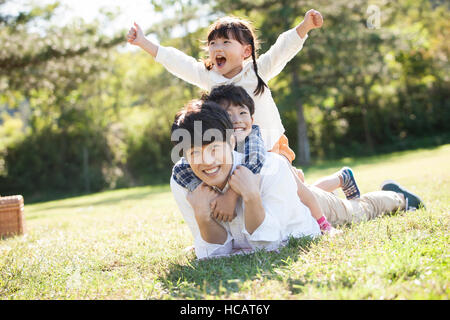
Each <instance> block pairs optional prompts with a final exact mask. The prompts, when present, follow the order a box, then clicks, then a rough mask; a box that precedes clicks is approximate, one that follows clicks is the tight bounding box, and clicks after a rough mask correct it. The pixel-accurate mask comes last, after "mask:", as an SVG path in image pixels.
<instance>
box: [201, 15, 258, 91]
mask: <svg viewBox="0 0 450 320" xmlns="http://www.w3.org/2000/svg"><path fill="white" fill-rule="evenodd" d="M217 38H224V39H230V38H232V39H235V40H236V41H238V42H239V43H241V44H249V45H250V46H251V48H252V60H253V68H254V69H255V73H256V77H257V78H258V85H257V86H256V89H255V91H254V92H253V93H254V94H255V95H260V94H262V93H263V92H264V87H267V84H266V83H265V82H264V80H263V79H262V78H261V77H260V76H259V74H258V65H257V64H256V50H257V49H258V46H259V42H258V39H257V37H256V35H255V32H254V30H253V27H252V25H251V23H250V22H248V21H246V20H244V19H240V18H236V17H223V18H220V19H218V20H217V21H216V22H214V23H213V24H212V25H211V26H210V27H209V30H208V36H207V39H208V44H209V43H210V42H211V41H212V40H214V39H217ZM204 63H205V67H206V69H208V70H211V69H212V67H213V66H212V61H211V60H210V59H206V60H205V61H204Z"/></svg>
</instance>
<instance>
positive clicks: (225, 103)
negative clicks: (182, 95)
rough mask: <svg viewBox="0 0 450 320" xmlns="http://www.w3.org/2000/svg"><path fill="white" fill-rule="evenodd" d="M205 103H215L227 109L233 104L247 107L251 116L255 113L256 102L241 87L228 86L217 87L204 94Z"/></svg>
mask: <svg viewBox="0 0 450 320" xmlns="http://www.w3.org/2000/svg"><path fill="white" fill-rule="evenodd" d="M202 100H203V101H213V102H215V103H218V104H219V105H221V106H222V107H224V108H225V109H226V108H228V107H229V106H230V105H231V104H234V105H237V106H241V107H247V108H248V111H249V112H250V115H251V116H253V114H254V113H255V102H254V101H253V99H252V97H250V95H249V94H248V93H247V91H245V89H244V88H242V87H241V86H235V85H234V84H226V85H222V86H219V87H216V88H214V89H212V90H211V92H210V93H209V94H203V96H202Z"/></svg>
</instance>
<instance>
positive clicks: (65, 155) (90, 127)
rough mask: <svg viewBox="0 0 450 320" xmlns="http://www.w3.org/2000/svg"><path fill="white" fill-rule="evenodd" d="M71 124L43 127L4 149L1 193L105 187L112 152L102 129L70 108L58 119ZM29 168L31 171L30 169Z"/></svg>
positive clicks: (40, 192) (86, 116)
mask: <svg viewBox="0 0 450 320" xmlns="http://www.w3.org/2000/svg"><path fill="white" fill-rule="evenodd" d="M60 120H61V121H62V122H65V121H67V122H68V123H70V125H66V126H63V127H64V129H59V128H57V127H44V128H42V129H41V130H39V132H38V133H33V134H30V135H28V136H26V137H25V139H23V140H22V141H20V142H19V143H16V144H15V145H13V146H10V147H9V148H8V149H7V151H6V156H5V163H6V168H5V169H6V172H7V176H6V178H4V181H2V182H6V183H0V193H2V194H21V193H22V194H34V195H40V194H42V192H57V193H58V194H60V195H61V194H64V193H71V192H72V193H73V192H76V191H80V190H83V191H98V190H101V189H103V188H104V187H106V186H107V184H106V181H105V175H104V169H105V168H107V167H108V166H109V165H110V162H111V161H110V159H111V152H110V150H109V146H108V144H107V141H106V138H105V135H104V131H103V130H102V128H101V127H99V126H97V125H96V124H95V123H93V122H92V120H91V119H90V118H89V115H87V114H85V113H84V112H79V111H77V110H72V111H71V112H68V113H66V114H65V115H64V117H63V118H61V119H60ZM30 168H32V170H30Z"/></svg>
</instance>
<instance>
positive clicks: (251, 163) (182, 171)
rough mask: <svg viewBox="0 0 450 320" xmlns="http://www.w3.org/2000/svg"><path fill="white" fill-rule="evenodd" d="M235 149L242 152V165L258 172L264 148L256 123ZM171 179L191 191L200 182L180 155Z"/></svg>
mask: <svg viewBox="0 0 450 320" xmlns="http://www.w3.org/2000/svg"><path fill="white" fill-rule="evenodd" d="M236 151H237V152H240V153H243V154H244V157H245V158H244V166H245V167H247V168H248V169H249V170H250V171H251V172H253V173H254V174H258V173H259V172H260V171H261V168H262V166H263V164H264V159H265V153H266V149H265V146H264V142H263V140H262V138H261V133H260V131H259V127H258V126H257V125H253V126H252V131H251V132H250V134H249V135H248V136H247V137H246V138H245V140H244V142H243V143H241V144H238V145H237V146H236ZM172 176H173V179H174V180H175V181H176V182H177V183H178V184H179V185H180V186H182V187H184V188H187V189H188V190H189V191H193V190H194V189H195V188H197V187H198V185H199V184H200V183H201V182H202V181H201V180H200V179H199V178H198V177H197V176H196V175H195V174H194V171H192V169H191V166H190V165H189V163H188V162H187V160H186V159H185V158H184V157H182V158H181V159H180V161H178V163H177V164H176V165H175V166H174V167H173V170H172Z"/></svg>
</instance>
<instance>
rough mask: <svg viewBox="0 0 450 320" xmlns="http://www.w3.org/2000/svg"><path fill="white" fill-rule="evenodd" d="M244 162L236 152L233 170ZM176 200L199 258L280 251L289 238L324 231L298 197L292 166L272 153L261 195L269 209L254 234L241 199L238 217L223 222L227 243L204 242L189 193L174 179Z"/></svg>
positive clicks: (263, 178)
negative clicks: (235, 252)
mask: <svg viewBox="0 0 450 320" xmlns="http://www.w3.org/2000/svg"><path fill="white" fill-rule="evenodd" d="M243 162H244V156H243V155H242V154H240V153H237V152H234V151H233V168H232V171H234V169H235V168H236V166H237V165H239V164H242V163H243ZM170 187H171V189H172V194H173V196H174V198H175V201H176V203H177V205H178V207H179V209H180V211H181V213H182V215H183V217H184V220H185V222H186V224H187V225H188V227H189V229H190V230H191V232H192V235H193V237H194V247H195V253H196V255H197V257H198V258H199V259H202V258H206V257H212V256H217V255H224V254H230V253H232V252H233V250H235V249H247V248H251V249H266V250H273V249H276V248H277V247H278V246H279V245H280V244H281V242H282V241H285V240H287V239H288V238H289V236H293V237H303V236H312V237H314V236H317V235H320V228H319V225H318V223H317V222H316V220H314V218H313V217H312V216H311V212H310V210H309V208H308V207H306V206H305V205H304V204H303V203H302V202H301V201H300V199H299V197H298V195H297V184H296V182H295V180H294V177H293V174H292V171H291V169H290V168H289V165H288V163H287V161H286V160H285V159H283V157H282V156H280V155H278V154H276V153H273V152H268V153H267V156H266V160H265V161H264V165H263V167H262V169H261V183H260V187H259V190H260V194H261V200H262V204H263V207H264V210H265V213H266V215H265V218H264V221H263V222H262V223H261V225H260V226H259V227H258V228H257V229H256V230H255V231H254V232H253V233H252V234H251V235H250V234H249V233H248V232H247V230H246V228H245V220H244V203H243V201H242V199H241V198H239V200H238V202H237V204H236V214H237V216H236V218H234V219H233V221H231V222H219V223H220V224H221V225H222V226H223V227H224V228H225V230H226V231H227V239H226V241H225V243H224V244H213V243H208V242H206V241H205V240H203V238H202V236H201V234H200V229H199V227H198V224H197V221H196V220H195V213H194V210H193V208H192V206H191V205H190V203H189V202H188V201H187V200H186V195H187V194H188V190H187V189H185V188H183V187H182V186H180V185H179V184H178V183H176V182H175V180H174V179H173V178H171V179H170Z"/></svg>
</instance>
